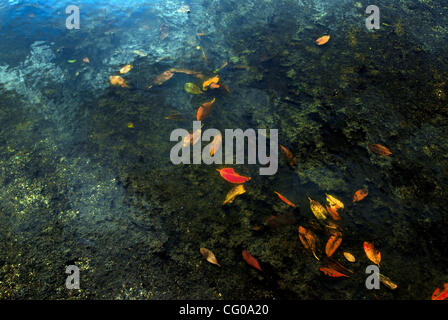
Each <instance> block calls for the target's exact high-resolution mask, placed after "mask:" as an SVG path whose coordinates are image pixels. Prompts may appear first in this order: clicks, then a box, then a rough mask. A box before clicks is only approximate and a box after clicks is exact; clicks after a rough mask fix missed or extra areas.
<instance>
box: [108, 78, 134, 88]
mask: <svg viewBox="0 0 448 320" xmlns="http://www.w3.org/2000/svg"><path fill="white" fill-rule="evenodd" d="M109 82H110V83H111V84H112V85H114V86H120V87H122V88H127V87H129V86H128V84H127V83H126V80H124V79H123V78H122V77H120V76H110V77H109Z"/></svg>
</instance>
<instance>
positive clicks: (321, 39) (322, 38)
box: [316, 35, 330, 46]
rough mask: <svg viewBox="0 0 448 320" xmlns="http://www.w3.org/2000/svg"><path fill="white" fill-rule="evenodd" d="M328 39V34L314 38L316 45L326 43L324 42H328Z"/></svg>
mask: <svg viewBox="0 0 448 320" xmlns="http://www.w3.org/2000/svg"><path fill="white" fill-rule="evenodd" d="M328 40H330V36H329V35H326V36H322V37H320V38H318V39H317V40H316V44H317V45H318V46H321V45H324V44H326V43H327V42H328Z"/></svg>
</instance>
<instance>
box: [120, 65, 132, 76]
mask: <svg viewBox="0 0 448 320" xmlns="http://www.w3.org/2000/svg"><path fill="white" fill-rule="evenodd" d="M131 69H132V65H130V64H127V65H125V66H124V67H123V68H121V69H120V73H121V74H124V73H128V72H129V71H131Z"/></svg>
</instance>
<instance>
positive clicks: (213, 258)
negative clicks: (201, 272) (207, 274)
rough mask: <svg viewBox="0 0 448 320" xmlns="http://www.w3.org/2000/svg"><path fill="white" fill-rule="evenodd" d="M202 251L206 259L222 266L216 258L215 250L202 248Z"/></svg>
mask: <svg viewBox="0 0 448 320" xmlns="http://www.w3.org/2000/svg"><path fill="white" fill-rule="evenodd" d="M200 252H201V254H202V256H203V257H204V258H205V260H207V261H208V262H210V263H212V264H216V265H217V266H218V267H220V266H221V265H220V264H219V263H218V260H217V259H216V256H215V254H214V253H213V252H211V251H210V250H209V249H207V248H201V249H200Z"/></svg>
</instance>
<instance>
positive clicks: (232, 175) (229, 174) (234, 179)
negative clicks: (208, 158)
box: [216, 168, 250, 183]
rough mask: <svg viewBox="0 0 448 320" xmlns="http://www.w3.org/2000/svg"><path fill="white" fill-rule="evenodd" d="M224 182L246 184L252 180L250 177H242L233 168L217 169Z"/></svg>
mask: <svg viewBox="0 0 448 320" xmlns="http://www.w3.org/2000/svg"><path fill="white" fill-rule="evenodd" d="M216 171H218V172H219V174H220V175H221V177H223V179H224V180H227V181H229V182H231V183H244V182H246V181H249V180H250V177H245V176H240V175H239V174H238V173H236V172H235V170H233V168H224V169H216Z"/></svg>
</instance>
